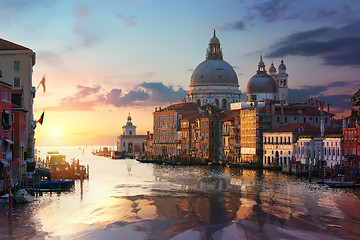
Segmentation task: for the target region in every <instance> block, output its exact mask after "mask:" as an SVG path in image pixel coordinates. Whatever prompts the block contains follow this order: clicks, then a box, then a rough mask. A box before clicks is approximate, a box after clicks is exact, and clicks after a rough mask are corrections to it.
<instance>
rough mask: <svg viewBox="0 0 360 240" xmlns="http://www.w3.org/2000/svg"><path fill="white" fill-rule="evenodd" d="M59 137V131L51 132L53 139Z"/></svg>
mask: <svg viewBox="0 0 360 240" xmlns="http://www.w3.org/2000/svg"><path fill="white" fill-rule="evenodd" d="M59 135H60V131H59V129H53V130H52V131H51V136H53V137H58V136H59Z"/></svg>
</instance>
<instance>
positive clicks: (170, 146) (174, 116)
mask: <svg viewBox="0 0 360 240" xmlns="http://www.w3.org/2000/svg"><path fill="white" fill-rule="evenodd" d="M198 112H199V109H198V106H197V104H196V103H193V102H183V103H176V104H172V105H170V106H168V107H166V108H161V107H159V108H155V111H154V112H153V119H154V125H153V126H154V129H153V132H154V141H153V147H154V150H153V151H154V154H155V155H156V156H161V157H167V158H168V157H173V156H178V155H179V153H180V149H181V146H180V142H181V140H180V139H181V136H180V130H181V124H180V121H181V119H183V118H186V117H188V116H190V115H193V114H195V113H198Z"/></svg>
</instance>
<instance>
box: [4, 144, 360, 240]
mask: <svg viewBox="0 0 360 240" xmlns="http://www.w3.org/2000/svg"><path fill="white" fill-rule="evenodd" d="M46 151H47V150H45V149H44V150H42V152H46ZM60 151H61V152H62V153H64V154H67V155H68V156H70V155H71V156H73V157H76V158H79V159H80V161H82V163H83V164H90V179H89V181H84V183H83V191H82V193H81V190H80V183H79V182H76V186H75V190H74V191H72V192H68V193H61V194H49V193H47V194H44V195H43V196H41V197H37V198H36V201H35V202H34V203H31V204H28V205H14V214H13V215H14V223H13V228H12V230H13V235H12V237H13V239H24V238H25V239H30V238H31V239H45V238H58V237H60V238H61V239H348V238H352V239H358V238H359V236H360V232H359V231H360V230H359V227H358V226H359V223H360V210H359V208H358V206H359V204H360V200H359V191H358V190H337V189H329V188H327V187H325V186H321V185H316V184H309V183H308V182H307V181H303V180H302V179H296V178H295V177H294V176H288V175H283V174H281V173H277V172H269V171H250V170H244V171H243V172H240V169H236V168H231V169H230V168H220V167H209V166H201V167H186V166H165V165H153V164H141V163H138V162H136V161H135V160H130V159H127V160H110V159H106V158H101V157H97V156H92V155H91V149H87V150H86V151H85V153H84V155H83V154H82V151H81V153H80V152H77V151H76V150H74V149H70V148H63V149H61V150H60ZM63 151H65V152H63ZM66 151H67V152H66ZM7 209H8V208H7V206H6V205H0V221H1V222H0V226H1V228H0V234H1V235H0V239H6V238H10V233H9V226H8V216H7Z"/></svg>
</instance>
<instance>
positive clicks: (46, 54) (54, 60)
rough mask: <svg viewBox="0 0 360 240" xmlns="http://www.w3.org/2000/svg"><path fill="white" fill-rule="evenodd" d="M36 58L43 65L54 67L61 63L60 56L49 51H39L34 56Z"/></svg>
mask: <svg viewBox="0 0 360 240" xmlns="http://www.w3.org/2000/svg"><path fill="white" fill-rule="evenodd" d="M36 58H37V59H39V61H40V60H41V61H44V63H46V64H50V65H56V66H58V65H59V63H61V62H62V61H61V56H60V54H58V53H56V52H51V51H39V52H37V54H36Z"/></svg>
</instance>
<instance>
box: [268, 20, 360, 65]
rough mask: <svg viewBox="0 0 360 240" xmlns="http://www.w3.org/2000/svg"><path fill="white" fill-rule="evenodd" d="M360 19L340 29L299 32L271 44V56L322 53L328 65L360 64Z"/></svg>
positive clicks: (325, 28)
mask: <svg viewBox="0 0 360 240" xmlns="http://www.w3.org/2000/svg"><path fill="white" fill-rule="evenodd" d="M359 42H360V20H356V21H353V22H351V23H348V24H346V25H344V26H342V27H340V28H333V27H324V28H318V29H314V30H309V31H304V32H297V33H293V34H290V35H288V36H286V37H285V38H283V39H280V40H279V41H277V42H276V43H274V44H272V45H271V46H270V47H269V49H270V50H269V53H268V54H267V57H282V56H288V55H297V56H318V57H320V58H321V59H322V60H323V63H324V64H326V65H336V66H356V67H359V66H360V47H359Z"/></svg>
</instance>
